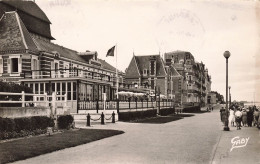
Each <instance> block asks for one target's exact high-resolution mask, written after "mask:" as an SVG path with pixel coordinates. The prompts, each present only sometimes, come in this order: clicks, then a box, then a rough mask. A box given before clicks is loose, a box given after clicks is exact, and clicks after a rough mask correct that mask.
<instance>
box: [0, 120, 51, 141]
mask: <svg viewBox="0 0 260 164" xmlns="http://www.w3.org/2000/svg"><path fill="white" fill-rule="evenodd" d="M47 127H54V120H52V119H51V118H49V117H46V116H33V117H22V118H15V119H12V118H2V117H0V140H2V139H10V138H17V137H25V136H29V135H38V134H43V133H46V128H47Z"/></svg>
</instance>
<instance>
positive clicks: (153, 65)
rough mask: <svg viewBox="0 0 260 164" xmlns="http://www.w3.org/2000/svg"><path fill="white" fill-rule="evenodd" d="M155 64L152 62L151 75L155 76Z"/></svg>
mask: <svg viewBox="0 0 260 164" xmlns="http://www.w3.org/2000/svg"><path fill="white" fill-rule="evenodd" d="M154 68H155V63H154V61H151V75H154V74H155V69H154Z"/></svg>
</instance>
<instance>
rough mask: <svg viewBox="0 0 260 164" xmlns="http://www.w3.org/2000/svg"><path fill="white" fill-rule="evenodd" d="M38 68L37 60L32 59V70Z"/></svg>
mask: <svg viewBox="0 0 260 164" xmlns="http://www.w3.org/2000/svg"><path fill="white" fill-rule="evenodd" d="M37 69H38V62H37V60H36V59H33V60H32V70H37Z"/></svg>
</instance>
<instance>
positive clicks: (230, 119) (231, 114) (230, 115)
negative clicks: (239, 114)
mask: <svg viewBox="0 0 260 164" xmlns="http://www.w3.org/2000/svg"><path fill="white" fill-rule="evenodd" d="M228 122H229V124H230V126H234V123H235V115H234V110H233V109H230V110H229V117H228Z"/></svg>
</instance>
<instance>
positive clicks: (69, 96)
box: [67, 82, 71, 100]
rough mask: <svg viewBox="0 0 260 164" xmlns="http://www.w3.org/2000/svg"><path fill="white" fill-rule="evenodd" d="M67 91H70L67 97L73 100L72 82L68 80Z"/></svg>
mask: <svg viewBox="0 0 260 164" xmlns="http://www.w3.org/2000/svg"><path fill="white" fill-rule="evenodd" d="M67 92H68V95H67V99H68V100H71V82H68V84H67Z"/></svg>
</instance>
